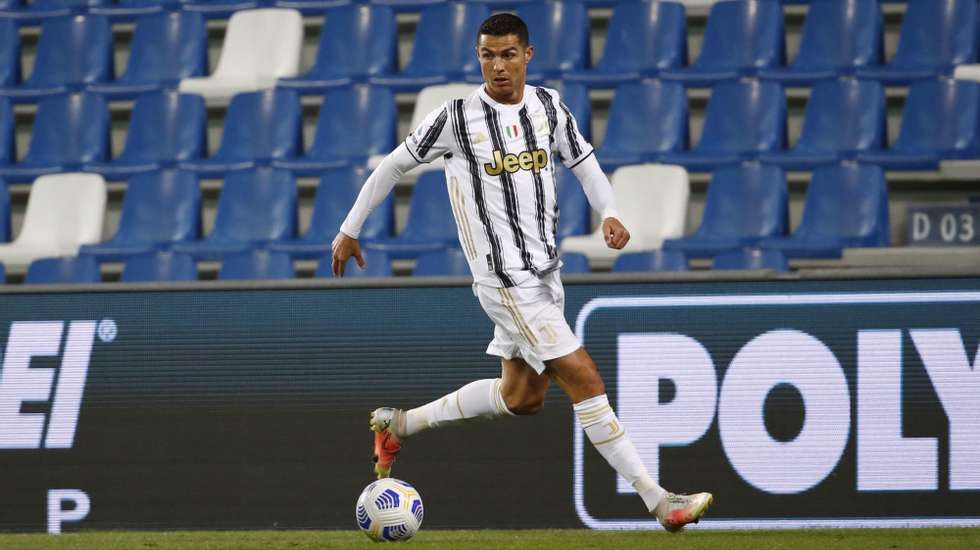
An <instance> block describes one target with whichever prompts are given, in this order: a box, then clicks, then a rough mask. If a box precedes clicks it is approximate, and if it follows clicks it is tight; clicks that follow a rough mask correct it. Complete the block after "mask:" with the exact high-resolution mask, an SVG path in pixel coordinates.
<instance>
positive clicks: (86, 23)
mask: <svg viewBox="0 0 980 550" xmlns="http://www.w3.org/2000/svg"><path fill="white" fill-rule="evenodd" d="M112 74H113V72H112V27H111V26H110V25H109V20H108V19H106V18H105V17H102V16H99V15H76V16H70V17H69V16H66V17H54V18H51V19H46V20H45V21H44V22H43V23H41V35H40V37H39V38H38V41H37V55H36V57H35V60H34V69H33V70H32V71H31V76H29V77H27V78H26V79H25V80H24V81H23V82H21V83H20V84H17V85H12V86H7V87H4V88H0V96H6V97H9V98H11V99H12V100H13V101H18V102H27V101H37V100H39V99H41V98H43V97H47V96H50V95H54V94H60V93H65V92H69V91H78V90H79V89H80V88H82V87H84V86H85V85H86V84H91V83H93V82H101V81H105V80H109V79H111V78H112Z"/></svg>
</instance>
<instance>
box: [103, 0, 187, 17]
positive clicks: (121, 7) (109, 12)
mask: <svg viewBox="0 0 980 550" xmlns="http://www.w3.org/2000/svg"><path fill="white" fill-rule="evenodd" d="M184 3H186V0H115V1H107V2H105V3H104V4H102V5H99V6H93V7H91V8H89V11H88V12H89V13H91V14H93V15H104V16H106V17H108V18H109V20H110V21H113V22H128V21H133V20H135V19H137V18H138V17H141V16H143V15H151V14H157V13H163V12H167V11H177V10H180V8H181V6H182V5H183V4H184Z"/></svg>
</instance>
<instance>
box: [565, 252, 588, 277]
mask: <svg viewBox="0 0 980 550" xmlns="http://www.w3.org/2000/svg"><path fill="white" fill-rule="evenodd" d="M561 272H562V273H589V257H588V256H586V255H585V254H582V253H581V252H562V253H561Z"/></svg>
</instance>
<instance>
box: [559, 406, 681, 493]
mask: <svg viewBox="0 0 980 550" xmlns="http://www.w3.org/2000/svg"><path fill="white" fill-rule="evenodd" d="M572 407H573V408H574V409H575V415H576V416H578V421H579V423H580V424H582V428H583V429H585V435H587V436H588V437H589V441H591V442H592V444H593V445H594V446H595V448H596V450H597V451H599V454H601V455H602V457H603V458H605V459H606V462H608V463H609V465H610V466H612V467H613V469H614V470H616V472H617V473H618V474H619V475H621V476H623V478H624V479H626V481H628V482H629V483H630V485H632V486H633V488H634V489H636V492H638V493H639V494H640V498H642V499H643V503H644V504H646V505H647V510H649V511H651V512H652V511H653V509H654V508H656V506H657V504H658V503H659V502H660V499H661V498H663V496H664V495H665V494H666V491H664V489H663V487H661V486H660V485H657V483H656V482H655V481H654V480H653V478H651V477H650V474H649V473H648V472H647V469H646V466H644V465H643V462H642V461H641V460H640V454H639V453H637V452H636V447H634V446H633V441H632V440H630V438H629V435H627V434H626V428H624V427H623V425H622V424H620V422H619V419H618V418H616V413H614V412H613V410H612V407H610V406H609V399H607V398H606V394H602V395H597V396H596V397H592V398H590V399H586V400H585V401H582V402H579V403H576V404H575V405H573V406H572Z"/></svg>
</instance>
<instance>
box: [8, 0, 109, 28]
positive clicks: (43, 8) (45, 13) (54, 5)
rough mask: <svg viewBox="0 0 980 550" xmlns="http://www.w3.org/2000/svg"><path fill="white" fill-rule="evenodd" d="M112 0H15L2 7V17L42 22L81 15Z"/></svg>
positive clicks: (18, 20)
mask: <svg viewBox="0 0 980 550" xmlns="http://www.w3.org/2000/svg"><path fill="white" fill-rule="evenodd" d="M109 1H110V0H31V1H30V2H27V1H26V0H25V1H15V2H10V3H9V4H8V6H6V7H4V8H3V9H0V18H3V19H11V20H13V21H16V22H17V23H18V24H20V25H37V24H42V23H44V22H45V21H47V20H49V19H54V18H57V17H70V16H73V15H81V14H84V13H86V12H87V11H89V10H91V9H92V8H94V7H98V6H102V5H105V4H108V3H109Z"/></svg>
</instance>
